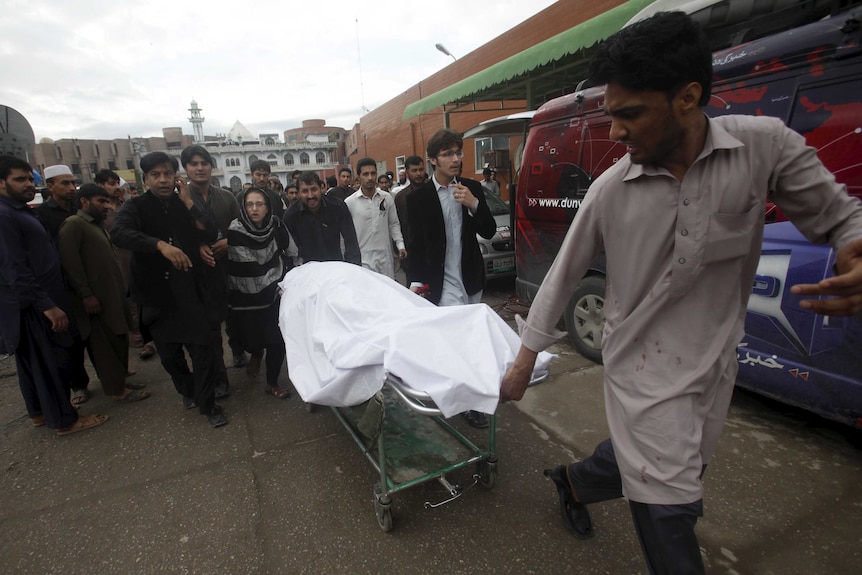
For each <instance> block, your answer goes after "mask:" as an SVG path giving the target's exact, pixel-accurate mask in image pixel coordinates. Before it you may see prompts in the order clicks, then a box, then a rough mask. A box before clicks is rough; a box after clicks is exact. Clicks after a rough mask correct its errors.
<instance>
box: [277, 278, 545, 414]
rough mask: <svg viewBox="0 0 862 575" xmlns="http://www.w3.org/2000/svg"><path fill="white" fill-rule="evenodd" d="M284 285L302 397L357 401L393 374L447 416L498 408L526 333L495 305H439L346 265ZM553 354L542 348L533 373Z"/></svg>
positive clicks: (284, 326)
mask: <svg viewBox="0 0 862 575" xmlns="http://www.w3.org/2000/svg"><path fill="white" fill-rule="evenodd" d="M281 287H282V289H283V290H284V295H283V296H282V298H281V309H280V312H279V326H280V328H281V332H282V335H283V336H284V343H285V347H286V349H287V364H288V367H289V370H290V378H291V380H292V381H293V385H294V387H295V388H296V390H297V392H298V393H299V394H300V396H301V397H302V399H303V400H304V401H306V402H308V403H314V404H318V405H328V406H334V407H346V406H352V405H358V404H360V403H363V402H365V401H367V400H369V399H370V398H371V397H372V396H374V394H375V393H376V392H377V391H379V390H380V389H381V387H382V386H383V384H384V381H385V380H386V378H387V376H388V375H389V374H392V375H395V376H397V377H398V378H399V379H401V381H402V382H403V383H404V384H405V385H406V386H409V387H410V388H412V389H415V390H417V391H420V392H423V393H427V394H428V395H429V396H430V397H431V398H432V399H433V400H434V403H435V404H436V405H437V407H438V408H439V410H440V411H441V412H442V413H443V415H444V416H445V417H451V416H453V415H456V414H458V413H460V412H462V411H467V410H471V409H472V410H475V411H481V412H483V413H489V414H490V413H494V412H495V410H496V408H497V404H498V402H499V398H500V381H501V380H502V378H503V375H504V374H505V373H506V370H507V369H508V367H509V366H510V365H511V364H512V362H513V361H514V359H515V355H516V354H517V352H518V348H519V346H520V338H519V337H518V335H517V334H516V333H515V332H514V331H513V330H512V328H510V327H509V326H508V325H507V324H506V322H505V321H503V319H502V318H500V316H498V315H497V314H496V313H495V312H494V311H493V310H492V309H491V308H489V307H488V306H487V305H485V304H476V305H465V306H457V307H437V306H435V305H434V304H432V303H430V302H428V301H426V300H424V299H423V298H421V297H419V296H418V295H416V294H414V293H413V292H411V291H410V290H408V289H407V288H405V287H404V286H402V285H400V284H398V283H396V282H394V281H392V280H391V279H389V278H387V277H385V276H381V275H379V274H376V273H374V272H372V271H369V270H367V269H364V268H362V267H360V266H356V265H352V264H347V263H342V262H311V263H307V264H305V265H303V266H300V267H298V268H294V269H293V270H291V271H290V272H289V273H288V274H287V275H286V276H285V278H284V279H283V280H282V282H281ZM553 357H554V356H552V355H551V354H547V353H542V354H540V356H539V359H538V360H537V362H536V367H535V372H540V371H544V370H546V369H547V366H548V363H549V362H550V361H551V359H553ZM535 372H534V373H535Z"/></svg>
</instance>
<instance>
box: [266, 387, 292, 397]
mask: <svg viewBox="0 0 862 575" xmlns="http://www.w3.org/2000/svg"><path fill="white" fill-rule="evenodd" d="M263 392H264V393H266V394H267V395H271V396H273V397H274V398H276V399H287V398H289V397H290V390H289V389H287V388H286V387H275V386H274V385H267V386H266V387H264V388H263Z"/></svg>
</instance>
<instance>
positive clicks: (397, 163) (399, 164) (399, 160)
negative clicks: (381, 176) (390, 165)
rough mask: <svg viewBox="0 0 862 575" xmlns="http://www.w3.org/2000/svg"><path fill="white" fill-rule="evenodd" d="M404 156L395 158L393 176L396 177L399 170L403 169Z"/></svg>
mask: <svg viewBox="0 0 862 575" xmlns="http://www.w3.org/2000/svg"><path fill="white" fill-rule="evenodd" d="M405 159H406V156H396V158H395V175H398V171H399V170H403V169H404V160H405Z"/></svg>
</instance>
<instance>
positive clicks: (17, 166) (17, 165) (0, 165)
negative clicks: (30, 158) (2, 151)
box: [0, 156, 33, 180]
mask: <svg viewBox="0 0 862 575" xmlns="http://www.w3.org/2000/svg"><path fill="white" fill-rule="evenodd" d="M12 170H24V171H25V172H28V173H30V174H32V173H33V166H31V165H30V164H28V163H27V161H26V160H22V159H21V158H17V157H15V156H0V180H5V179H6V178H8V177H9V174H11V173H12Z"/></svg>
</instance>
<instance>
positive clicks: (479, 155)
mask: <svg viewBox="0 0 862 575" xmlns="http://www.w3.org/2000/svg"><path fill="white" fill-rule="evenodd" d="M491 150H506V151H507V152H508V151H509V137H508V136H493V137H491V138H476V157H475V163H476V173H480V172H481V171H482V170H483V169H485V164H486V163H488V161H487V160H486V159H485V152H490V151H491ZM503 167H505V166H503Z"/></svg>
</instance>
